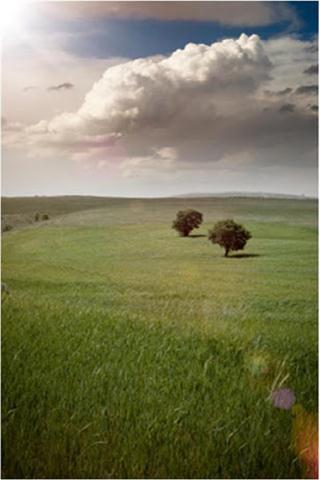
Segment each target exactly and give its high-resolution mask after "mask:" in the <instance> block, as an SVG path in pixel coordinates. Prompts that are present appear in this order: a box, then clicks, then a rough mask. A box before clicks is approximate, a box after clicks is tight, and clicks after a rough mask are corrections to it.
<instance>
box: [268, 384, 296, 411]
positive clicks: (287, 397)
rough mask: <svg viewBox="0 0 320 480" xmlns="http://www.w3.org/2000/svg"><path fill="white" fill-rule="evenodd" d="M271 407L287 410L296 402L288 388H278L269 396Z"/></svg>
mask: <svg viewBox="0 0 320 480" xmlns="http://www.w3.org/2000/svg"><path fill="white" fill-rule="evenodd" d="M271 399H272V403H273V406H274V407H276V408H282V409H284V410H289V409H290V408H291V407H292V406H293V405H294V404H295V401H296V397H295V395H294V393H293V391H292V390H291V389H290V388H279V389H278V390H274V391H273V392H272V394H271Z"/></svg>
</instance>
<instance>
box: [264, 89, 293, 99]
mask: <svg viewBox="0 0 320 480" xmlns="http://www.w3.org/2000/svg"><path fill="white" fill-rule="evenodd" d="M265 92H266V94H267V95H275V96H277V97H282V96H285V95H289V94H290V93H291V92H292V88H290V87H287V88H284V89H282V90H277V91H274V92H273V91H271V90H265Z"/></svg>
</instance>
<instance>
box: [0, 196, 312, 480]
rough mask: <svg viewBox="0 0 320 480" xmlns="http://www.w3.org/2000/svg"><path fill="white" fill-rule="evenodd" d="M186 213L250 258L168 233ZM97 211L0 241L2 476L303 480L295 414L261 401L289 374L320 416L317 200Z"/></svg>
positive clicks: (167, 203)
mask: <svg viewBox="0 0 320 480" xmlns="http://www.w3.org/2000/svg"><path fill="white" fill-rule="evenodd" d="M35 200H37V199H35ZM104 201H106V202H107V200H106V199H104ZM68 202H69V200H66V199H65V200H64V208H65V211H66V212H70V210H72V208H73V207H74V205H73V206H72V207H71V206H70V204H69V203H68ZM70 202H71V203H72V202H73V199H70ZM82 205H83V204H82ZM187 206H194V207H196V208H199V209H200V210H201V211H202V212H203V213H204V214H205V219H206V220H209V219H212V221H215V220H218V219H221V218H225V217H228V216H231V217H234V218H235V220H241V221H243V222H244V223H245V225H246V227H248V228H249V230H251V232H252V234H253V239H252V240H250V242H249V244H248V247H247V249H246V253H252V254H256V255H257V256H255V257H248V258H230V259H224V258H223V257H222V251H221V250H220V249H219V248H218V247H214V246H212V245H211V244H210V243H209V242H208V241H207V240H206V238H204V237H193V238H186V239H181V238H179V237H177V236H176V235H175V233H174V232H173V231H172V230H171V229H170V228H168V227H170V220H172V218H173V215H174V213H175V212H176V210H177V209H178V208H182V207H187ZM4 207H5V208H7V211H8V210H9V211H10V213H11V214H14V213H21V208H22V207H21V203H20V207H19V208H20V211H18V210H19V209H18V208H17V207H16V210H14V208H13V207H12V206H8V205H7V206H6V205H4ZM9 207H10V208H11V210H10V208H9ZM37 207H38V206H37ZM46 207H47V208H46V211H48V210H49V207H48V205H46ZM78 207H80V201H78ZM97 207H98V206H97V205H95V208H96V209H95V210H87V211H82V212H76V213H71V214H68V215H65V216H63V217H56V218H55V219H54V220H52V221H50V222H48V223H46V224H45V225H44V224H41V225H40V226H36V227H32V228H28V229H24V230H20V231H13V232H9V233H7V234H5V235H4V239H3V278H4V281H6V282H7V283H8V285H9V287H10V288H11V289H12V294H11V295H10V297H8V298H6V299H5V301H4V303H3V324H2V336H3V344H2V352H3V364H2V368H3V372H5V375H3V376H2V381H3V387H2V396H3V399H2V409H3V426H2V437H3V438H2V440H3V460H2V463H3V469H4V476H5V477H10V478H12V477H15V478H16V477H18V476H20V477H37V478H41V477H51V478H54V477H64V478H67V477H77V478H98V477H100V478H106V477H129V478H130V477H131V478H132V477H149V478H150V477H151V478H152V477H168V478H170V477H171V478H173V477H206V478H214V477H216V478H227V477H233V478H295V477H299V476H301V475H302V474H303V472H302V471H301V469H300V467H299V462H298V461H297V460H296V454H295V453H294V452H293V450H292V449H291V448H290V442H291V427H292V417H291V413H290V412H287V411H281V410H276V409H274V408H273V407H272V405H271V403H270V401H268V399H267V397H268V395H269V392H270V388H271V385H272V382H273V381H274V380H275V379H276V378H277V377H279V379H278V380H277V382H278V384H279V382H281V380H282V379H283V378H284V377H286V376H287V375H288V374H289V377H288V378H287V380H286V381H285V383H284V385H285V386H290V387H291V388H292V389H293V390H294V391H295V394H296V397H297V402H298V403H301V404H302V405H303V406H304V408H305V409H306V410H308V411H315V410H316V401H317V390H316V388H317V386H316V370H317V338H316V335H317V327H316V325H317V316H316V295H317V291H316V274H317V270H316V256H317V245H316V228H315V225H314V223H315V218H316V204H315V202H312V201H295V200H290V201H287V200H270V199H268V200H260V199H241V200H239V199H189V200H182V199H175V200H161V201H160V200H158V201H156V200H146V201H144V200H124V199H122V200H110V203H108V204H107V206H105V207H103V208H98V209H97ZM30 208H34V206H32V207H30ZM61 208H62V206H61ZM37 209H39V208H37ZM62 211H63V210H61V212H62ZM211 225H212V222H208V223H207V224H205V225H204V226H203V227H202V228H201V229H199V230H198V231H197V232H196V233H197V234H205V233H206V231H207V228H208V227H210V226H211ZM261 361H262V362H264V363H265V364H267V367H268V368H267V371H266V373H265V374H264V375H261V376H259V375H257V372H256V365H257V363H258V364H259V362H261Z"/></svg>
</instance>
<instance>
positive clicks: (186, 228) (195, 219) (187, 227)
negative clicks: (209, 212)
mask: <svg viewBox="0 0 320 480" xmlns="http://www.w3.org/2000/svg"><path fill="white" fill-rule="evenodd" d="M202 219H203V216H202V213H200V212H198V211H197V210H193V209H188V210H180V211H179V212H178V213H177V218H176V219H175V220H174V221H173V223H172V228H174V229H175V230H177V232H179V235H180V236H181V237H187V236H188V235H189V233H190V232H191V231H192V230H193V229H194V228H199V226H200V225H201V223H202Z"/></svg>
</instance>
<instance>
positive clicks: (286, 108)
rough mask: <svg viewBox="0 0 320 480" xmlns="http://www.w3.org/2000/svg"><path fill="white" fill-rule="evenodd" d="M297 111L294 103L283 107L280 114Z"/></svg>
mask: <svg viewBox="0 0 320 480" xmlns="http://www.w3.org/2000/svg"><path fill="white" fill-rule="evenodd" d="M294 109H295V105H294V104H293V103H285V104H284V105H282V107H280V108H279V112H280V113H292V112H293V111H294Z"/></svg>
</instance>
